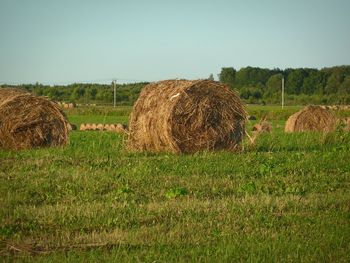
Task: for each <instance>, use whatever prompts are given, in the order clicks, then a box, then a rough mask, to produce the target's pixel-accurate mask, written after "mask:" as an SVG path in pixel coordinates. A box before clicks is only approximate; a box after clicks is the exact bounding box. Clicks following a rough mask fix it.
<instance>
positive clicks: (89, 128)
mask: <svg viewBox="0 0 350 263" xmlns="http://www.w3.org/2000/svg"><path fill="white" fill-rule="evenodd" d="M91 130H92V125H91V123H86V124H85V131H91Z"/></svg>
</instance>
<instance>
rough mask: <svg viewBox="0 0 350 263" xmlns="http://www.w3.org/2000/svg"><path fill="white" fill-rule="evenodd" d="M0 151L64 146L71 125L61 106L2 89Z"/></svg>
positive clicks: (26, 93) (0, 91) (19, 92)
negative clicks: (0, 149)
mask: <svg viewBox="0 0 350 263" xmlns="http://www.w3.org/2000/svg"><path fill="white" fill-rule="evenodd" d="M0 123H1V125H0V148H2V149H11V150H21V149H30V148H37V147H50V146H62V145H65V144H66V143H67V142H68V132H69V123H68V121H67V119H66V116H65V115H64V113H63V111H62V110H61V109H60V107H59V105H58V104H56V103H54V102H52V101H50V100H48V99H46V98H43V97H37V96H34V95H32V94H31V93H28V92H25V91H22V90H18V89H8V88H0Z"/></svg>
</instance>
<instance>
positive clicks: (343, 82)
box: [2, 66, 350, 105]
mask: <svg viewBox="0 0 350 263" xmlns="http://www.w3.org/2000/svg"><path fill="white" fill-rule="evenodd" d="M218 78H219V81H220V82H223V83H226V84H227V85H228V86H230V87H231V88H232V89H234V90H236V91H237V92H238V93H239V95H240V97H241V98H242V99H243V100H244V101H245V102H246V103H258V104H278V103H280V101H281V83H282V78H284V81H285V98H286V105H288V104H292V105H295V104H299V105H303V104H310V103H313V104H350V66H337V67H330V68H323V69H313V68H296V69H292V68H288V69H285V70H281V69H278V68H277V69H267V68H259V67H244V68H241V69H239V70H238V71H237V70H236V69H234V68H233V67H224V68H222V69H221V72H220V73H219V74H218ZM209 79H214V76H213V74H210V76H209ZM147 84H148V83H147V82H140V83H132V84H117V85H116V87H117V93H116V101H117V104H118V105H132V104H133V103H134V102H135V101H136V99H137V98H138V96H139V93H140V91H141V90H142V88H143V87H144V86H145V85H147ZM2 86H7V87H8V86H9V85H2ZM12 87H17V88H23V89H27V90H29V91H31V92H33V93H34V94H36V95H39V96H47V97H49V98H51V99H53V100H56V101H65V102H75V103H83V104H91V103H96V104H112V103H113V100H114V98H113V86H112V84H109V85H108V84H96V83H95V84H94V83H92V84H91V83H90V84H83V83H74V84H71V85H65V86H63V85H55V86H49V85H42V84H40V83H35V84H22V85H16V86H12Z"/></svg>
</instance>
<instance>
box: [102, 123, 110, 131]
mask: <svg viewBox="0 0 350 263" xmlns="http://www.w3.org/2000/svg"><path fill="white" fill-rule="evenodd" d="M103 129H104V130H106V131H110V130H111V125H110V124H105V125H104V126H103Z"/></svg>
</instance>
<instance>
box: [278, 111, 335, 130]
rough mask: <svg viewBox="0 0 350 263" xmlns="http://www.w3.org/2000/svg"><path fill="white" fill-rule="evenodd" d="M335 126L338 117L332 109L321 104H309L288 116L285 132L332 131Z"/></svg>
mask: <svg viewBox="0 0 350 263" xmlns="http://www.w3.org/2000/svg"><path fill="white" fill-rule="evenodd" d="M335 128H336V118H335V116H334V115H333V114H332V112H331V111H329V110H327V109H323V108H322V107H320V106H307V107H305V108H304V109H302V110H300V111H298V112H296V113H294V114H293V115H291V116H290V117H289V118H288V120H287V122H286V126H285V128H284V130H285V132H303V131H320V132H330V131H334V130H335Z"/></svg>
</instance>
